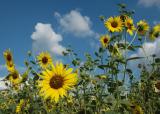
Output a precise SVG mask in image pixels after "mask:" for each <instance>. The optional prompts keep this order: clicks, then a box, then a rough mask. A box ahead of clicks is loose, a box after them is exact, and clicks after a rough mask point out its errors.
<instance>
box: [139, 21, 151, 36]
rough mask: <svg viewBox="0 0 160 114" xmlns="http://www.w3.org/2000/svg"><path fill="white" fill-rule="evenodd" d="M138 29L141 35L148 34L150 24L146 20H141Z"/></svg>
mask: <svg viewBox="0 0 160 114" xmlns="http://www.w3.org/2000/svg"><path fill="white" fill-rule="evenodd" d="M137 31H138V34H139V35H141V36H144V35H146V33H147V31H149V25H148V23H147V22H146V21H144V20H141V21H139V22H138V23H137Z"/></svg>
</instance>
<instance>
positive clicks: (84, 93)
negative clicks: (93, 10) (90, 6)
mask: <svg viewBox="0 0 160 114" xmlns="http://www.w3.org/2000/svg"><path fill="white" fill-rule="evenodd" d="M118 8H119V9H118V10H119V15H117V16H111V17H105V16H100V17H99V18H100V22H102V23H104V28H105V29H106V34H104V35H101V36H100V38H99V45H100V46H99V49H97V50H95V52H93V54H94V56H92V55H91V54H89V53H85V58H86V59H85V61H84V60H83V61H82V60H81V58H79V57H78V54H77V53H76V52H75V51H74V50H73V49H72V48H71V47H68V48H67V49H66V51H64V52H63V55H64V58H69V60H71V62H70V63H62V62H59V61H56V60H54V59H52V57H51V54H50V53H49V52H47V51H46V52H41V53H40V54H39V55H36V56H35V55H34V54H32V52H30V51H29V52H28V56H27V57H26V59H25V60H26V61H25V62H24V64H25V66H26V71H25V72H24V73H22V74H20V73H19V71H18V70H17V69H16V67H15V63H14V57H13V55H12V51H11V49H8V50H6V51H4V53H3V55H4V59H5V61H6V63H5V65H6V69H7V70H8V75H7V76H6V77H5V78H4V79H3V80H1V81H3V82H5V84H6V86H7V88H6V89H3V90H0V114H160V58H158V57H157V56H156V55H146V54H145V50H144V47H143V45H142V44H143V43H145V42H147V41H148V42H152V41H154V40H156V39H157V38H158V37H159V36H160V24H157V25H155V26H150V25H149V24H148V23H147V20H143V19H142V20H139V21H138V22H134V19H133V16H135V15H134V12H133V11H131V10H128V9H127V8H126V5H125V4H118ZM135 41H136V43H135ZM139 48H141V49H142V50H143V53H144V56H142V57H139V56H134V57H129V56H128V53H133V52H135V51H136V50H137V49H139ZM144 60H145V61H147V62H146V63H144V62H141V61H144ZM135 61H138V64H137V65H136V66H134V67H135V68H130V67H128V64H129V63H130V62H135ZM136 69H138V70H139V72H138V71H137V72H138V73H136V75H135V73H134V72H136V71H135V70H136Z"/></svg>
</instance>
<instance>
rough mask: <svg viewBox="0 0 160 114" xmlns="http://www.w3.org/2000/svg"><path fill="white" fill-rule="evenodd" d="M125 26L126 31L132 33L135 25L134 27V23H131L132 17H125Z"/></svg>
mask: <svg viewBox="0 0 160 114" xmlns="http://www.w3.org/2000/svg"><path fill="white" fill-rule="evenodd" d="M125 27H126V29H127V32H128V33H129V34H130V35H133V31H134V30H135V27H134V24H133V19H131V18H127V19H126V20H125Z"/></svg>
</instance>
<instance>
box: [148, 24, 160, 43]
mask: <svg viewBox="0 0 160 114" xmlns="http://www.w3.org/2000/svg"><path fill="white" fill-rule="evenodd" d="M159 36H160V24H157V25H155V26H154V27H153V28H152V29H151V30H150V32H149V38H150V39H151V40H155V39H156V38H158V37H159Z"/></svg>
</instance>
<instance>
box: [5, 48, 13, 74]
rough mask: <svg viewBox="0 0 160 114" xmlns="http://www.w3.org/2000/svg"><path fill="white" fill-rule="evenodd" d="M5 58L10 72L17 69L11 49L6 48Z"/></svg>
mask: <svg viewBox="0 0 160 114" xmlns="http://www.w3.org/2000/svg"><path fill="white" fill-rule="evenodd" d="M3 55H4V58H5V60H6V67H7V70H8V71H9V72H13V71H14V70H15V65H14V62H13V56H12V53H11V51H10V50H6V51H5V52H4V53H3Z"/></svg>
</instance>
